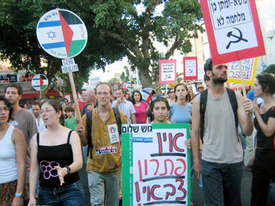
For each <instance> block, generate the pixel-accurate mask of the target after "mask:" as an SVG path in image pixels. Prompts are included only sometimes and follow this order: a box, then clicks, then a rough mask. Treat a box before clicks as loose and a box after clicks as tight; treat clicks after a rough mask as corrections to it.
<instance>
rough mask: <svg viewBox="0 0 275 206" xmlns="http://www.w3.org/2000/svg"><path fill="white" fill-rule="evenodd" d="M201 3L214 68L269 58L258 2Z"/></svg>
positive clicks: (211, 0) (223, 0) (210, 0)
mask: <svg viewBox="0 0 275 206" xmlns="http://www.w3.org/2000/svg"><path fill="white" fill-rule="evenodd" d="M200 3H201V9H202V14H203V18H204V22H205V27H206V31H207V35H208V42H209V46H210V51H211V56H212V60H213V64H214V65H217V64H222V63H227V62H232V61H238V60H242V59H248V58H252V57H256V56H262V55H265V49H264V42H263V37H262V32H261V27H260V24H259V18H258V14H257V8H256V5H255V0H238V1H231V0H203V1H200Z"/></svg>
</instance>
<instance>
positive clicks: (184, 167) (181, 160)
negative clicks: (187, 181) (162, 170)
mask: <svg viewBox="0 0 275 206" xmlns="http://www.w3.org/2000/svg"><path fill="white" fill-rule="evenodd" d="M176 161H179V162H182V164H183V171H182V173H180V174H179V173H178V170H180V169H182V167H177V168H176V169H175V175H177V176H181V175H183V174H184V173H185V171H186V162H185V161H184V159H180V158H179V159H176Z"/></svg>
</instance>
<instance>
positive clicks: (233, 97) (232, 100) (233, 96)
mask: <svg viewBox="0 0 275 206" xmlns="http://www.w3.org/2000/svg"><path fill="white" fill-rule="evenodd" d="M226 91H227V93H228V97H229V101H230V104H231V107H232V109H233V113H234V119H235V127H236V129H237V133H238V101H237V97H236V93H235V92H234V90H232V89H229V88H226Z"/></svg>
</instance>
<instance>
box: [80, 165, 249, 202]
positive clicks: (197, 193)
mask: <svg viewBox="0 0 275 206" xmlns="http://www.w3.org/2000/svg"><path fill="white" fill-rule="evenodd" d="M79 173H80V179H81V183H82V185H83V187H84V192H85V206H90V200H89V198H90V196H89V190H88V184H87V183H88V180H87V173H86V171H85V168H84V167H83V168H82V170H81V171H80V172H79ZM251 180H252V173H251V171H248V170H246V169H245V168H243V178H242V193H241V195H242V204H243V206H249V205H250V197H251ZM191 200H192V202H193V204H194V206H203V204H204V198H203V191H202V188H201V187H199V181H198V179H197V178H194V181H193V183H192V197H191Z"/></svg>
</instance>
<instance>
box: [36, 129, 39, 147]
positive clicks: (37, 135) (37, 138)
mask: <svg viewBox="0 0 275 206" xmlns="http://www.w3.org/2000/svg"><path fill="white" fill-rule="evenodd" d="M36 141H37V146H39V132H38V133H37V134H36Z"/></svg>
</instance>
